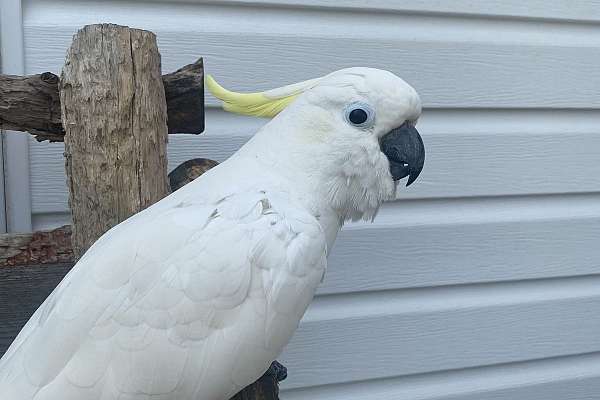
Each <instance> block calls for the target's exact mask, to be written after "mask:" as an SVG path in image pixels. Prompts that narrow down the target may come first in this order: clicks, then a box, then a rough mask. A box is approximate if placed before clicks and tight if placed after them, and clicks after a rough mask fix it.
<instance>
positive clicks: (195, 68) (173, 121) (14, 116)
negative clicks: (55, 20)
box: [0, 58, 204, 142]
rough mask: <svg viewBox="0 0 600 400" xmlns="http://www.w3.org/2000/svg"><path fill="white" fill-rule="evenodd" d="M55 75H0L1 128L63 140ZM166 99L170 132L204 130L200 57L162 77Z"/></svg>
mask: <svg viewBox="0 0 600 400" xmlns="http://www.w3.org/2000/svg"><path fill="white" fill-rule="evenodd" d="M58 81H59V79H58V76H56V75H54V74H53V73H51V72H44V73H43V74H38V75H30V76H14V75H1V74H0V129H5V130H14V131H22V132H29V133H31V134H32V135H34V136H35V138H36V140H37V141H38V142H41V141H44V140H49V141H51V142H62V141H63V140H64V136H65V130H64V128H63V124H62V121H61V111H60V96H59V93H58V85H59V82H58ZM162 81H163V85H164V87H165V94H166V99H167V113H168V121H167V125H168V127H169V133H193V134H200V133H202V132H203V131H204V70H203V63H202V59H201V58H200V59H198V60H197V61H196V62H195V63H193V64H189V65H186V66H185V67H183V68H180V69H178V70H177V71H175V72H172V73H170V74H166V75H163V76H162Z"/></svg>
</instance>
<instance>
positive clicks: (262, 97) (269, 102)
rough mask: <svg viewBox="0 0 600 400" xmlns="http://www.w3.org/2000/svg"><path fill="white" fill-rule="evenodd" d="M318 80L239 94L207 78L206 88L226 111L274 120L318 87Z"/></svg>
mask: <svg viewBox="0 0 600 400" xmlns="http://www.w3.org/2000/svg"><path fill="white" fill-rule="evenodd" d="M317 81H318V79H312V80H310V81H304V82H300V83H296V84H293V85H289V86H284V87H282V88H277V89H273V90H269V91H266V92H257V93H237V92H232V91H230V90H227V89H225V88H224V87H223V86H221V85H219V84H218V83H217V81H215V79H214V78H213V77H212V76H211V75H207V76H206V87H207V88H208V90H209V91H210V92H211V93H212V95H213V96H215V97H216V98H218V99H219V100H221V101H222V102H223V109H224V110H225V111H229V112H233V113H236V114H243V115H253V116H255V117H266V118H272V117H274V116H276V115H277V114H279V113H280V112H281V111H282V110H283V109H284V108H286V107H287V106H288V105H289V104H290V103H291V102H293V101H294V100H295V99H296V97H298V95H300V94H301V93H302V92H303V91H305V90H306V89H308V88H310V87H313V86H314V85H316V83H317Z"/></svg>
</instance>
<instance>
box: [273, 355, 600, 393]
mask: <svg viewBox="0 0 600 400" xmlns="http://www.w3.org/2000/svg"><path fill="white" fill-rule="evenodd" d="M367 365H368V363H367ZM598 393H600V354H598V353H592V354H583V355H577V356H568V357H558V358H551V359H542V360H535V361H527V362H519V363H510V364H502V365H494V366H488V367H480V368H468V369H463V370H457V371H443V372H438V373H432V374H419V375H415V376H408V377H400V378H391V379H378V380H374V381H362V382H357V383H350V384H340V385H328V386H321V387H311V388H306V389H292V390H284V391H283V393H282V395H281V397H282V398H283V399H285V400H305V399H311V400H364V399H390V400H549V399H556V400H595V399H597V397H598Z"/></svg>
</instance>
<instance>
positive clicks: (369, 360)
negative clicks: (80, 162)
mask: <svg viewBox="0 0 600 400" xmlns="http://www.w3.org/2000/svg"><path fill="white" fill-rule="evenodd" d="M22 10H23V18H22V24H23V38H24V41H23V50H24V67H25V72H26V73H28V74H33V73H40V72H44V71H47V70H49V71H53V72H58V71H60V68H61V65H62V64H63V61H64V56H65V51H66V49H67V47H68V46H69V44H70V41H71V37H72V35H73V34H74V33H75V31H76V30H77V28H78V27H80V26H82V25H84V24H89V23H97V22H113V23H117V24H124V25H129V26H132V27H139V28H144V29H149V30H152V31H154V32H155V33H156V34H157V36H158V42H159V48H160V51H161V53H162V56H163V70H164V71H172V70H174V69H176V68H178V67H180V66H181V65H184V64H186V63H190V62H192V61H194V60H195V59H196V58H197V57H198V56H202V57H204V59H205V65H206V70H207V72H208V73H211V74H213V75H215V76H216V78H217V79H219V81H220V82H221V83H222V84H223V85H224V86H225V87H230V88H234V89H236V90H252V91H256V90H260V89H268V88H272V87H275V86H280V85H284V84H287V83H292V82H297V81H300V80H304V79H309V78H313V77H316V76H320V75H323V74H326V73H328V72H330V71H332V70H335V69H339V68H342V67H348V66H356V65H367V66H373V67H380V68H385V69H389V70H391V71H392V72H394V73H396V74H398V75H400V76H401V77H403V78H404V79H405V80H407V81H408V82H410V83H411V84H412V85H413V86H414V87H415V88H416V89H417V90H418V91H419V93H420V94H421V96H422V99H423V103H424V106H425V110H424V113H423V117H422V120H421V121H420V123H419V131H420V132H421V133H422V136H423V140H424V141H425V145H426V148H427V160H426V165H425V169H424V171H423V173H422V175H421V177H420V179H419V182H417V184H415V185H413V186H411V187H410V188H408V189H407V190H406V191H405V192H403V195H402V198H401V199H400V200H399V201H397V202H394V203H392V204H388V205H386V206H385V207H383V209H382V211H381V212H380V215H379V216H378V218H377V220H376V221H375V223H373V224H366V223H359V224H351V225H349V226H347V227H346V228H345V229H344V230H343V232H342V233H341V235H340V238H339V239H338V243H337V244H336V247H335V248H334V249H333V254H332V256H331V259H330V267H329V270H328V275H327V277H326V279H325V282H324V284H323V286H322V288H321V289H320V291H319V296H318V297H317V298H316V299H315V301H314V304H313V305H312V306H311V307H310V310H309V312H308V313H307V315H306V317H305V319H304V321H303V323H302V324H301V327H300V329H299V331H298V332H297V334H296V336H295V337H294V339H293V340H292V342H291V343H290V345H289V346H288V348H287V350H286V351H285V353H284V354H283V355H282V357H281V360H282V361H283V362H284V363H285V364H286V365H287V367H288V368H289V371H290V375H289V378H288V380H287V381H286V382H285V383H284V385H283V388H284V390H283V394H282V398H283V399H288V400H295V399H298V400H300V399H309V398H310V399H313V400H315V399H323V400H335V399H339V400H342V399H343V400H352V399H357V400H358V399H365V398H389V399H403V400H405V399H431V400H433V399H436V400H441V399H443V400H459V399H460V400H487V399H490V400H492V399H493V400H500V399H503V400H504V399H506V400H509V399H528V400H553V399H569V400H578V399H591V398H600V335H599V334H598V333H599V332H600V318H599V315H600V246H599V245H598V244H599V243H600V242H599V240H600V193H599V191H600V161H599V153H600V113H599V112H598V108H600V68H599V67H598V65H600V1H585V2H584V1H577V2H573V1H568V0H554V1H542V0H530V1H527V2H523V1H517V0H508V1H492V0H488V1H478V2H474V1H467V0H456V1H453V2H449V1H425V0H400V1H391V0H390V1H386V0H375V1H357V0H340V1H335V2H334V1H327V0H307V1H301V0H236V1H232V0H224V1H201V0H197V1H194V0H189V1H168V0H162V1H134V0H127V1H62V0H48V1H46V0H23V4H22ZM15 23H17V22H15ZM207 107H208V108H207V111H206V118H207V121H206V122H207V130H206V133H205V134H203V135H201V136H191V135H177V136H170V138H169V139H170V143H169V166H170V168H174V167H175V166H176V165H178V163H180V162H182V161H184V160H187V159H189V158H193V157H208V158H212V159H216V160H219V161H222V160H224V159H226V158H227V157H228V156H229V155H231V154H232V153H233V152H234V151H235V150H236V149H237V148H238V147H239V146H240V145H241V144H243V143H244V142H245V141H246V140H247V139H248V138H249V137H250V135H251V134H252V133H253V132H254V131H255V130H256V129H257V128H259V127H260V126H261V125H262V124H264V122H265V121H264V120H260V119H252V118H246V117H240V116H233V115H228V114H226V113H224V112H222V111H221V110H219V109H218V108H217V102H216V101H215V99H214V98H211V97H208V98H207ZM62 151H63V145H62V144H39V143H35V142H34V141H33V140H31V143H30V145H29V156H30V164H29V166H30V173H29V180H30V189H31V190H30V201H31V220H32V225H33V229H42V228H49V227H53V226H57V225H59V224H63V223H66V222H67V221H68V215H67V192H66V187H65V176H64V172H63V158H62V156H61V154H62Z"/></svg>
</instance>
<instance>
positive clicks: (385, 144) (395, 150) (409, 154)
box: [380, 123, 425, 186]
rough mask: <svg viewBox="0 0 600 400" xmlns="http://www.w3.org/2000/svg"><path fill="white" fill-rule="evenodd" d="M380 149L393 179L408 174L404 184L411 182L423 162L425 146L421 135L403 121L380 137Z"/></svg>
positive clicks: (421, 167)
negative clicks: (388, 162)
mask: <svg viewBox="0 0 600 400" xmlns="http://www.w3.org/2000/svg"><path fill="white" fill-rule="evenodd" d="M380 144H381V151H382V152H383V154H385V155H386V157H387V158H388V160H389V161H390V173H391V174H392V178H394V180H395V181H398V180H400V179H402V178H404V177H407V176H408V182H406V186H408V185H410V184H411V183H413V182H414V181H415V180H416V179H417V177H418V176H419V174H420V173H421V171H422V170H423V164H424V163H425V146H423V140H422V139H421V135H419V132H418V131H417V130H416V129H415V127H414V126H412V125H411V124H409V123H404V124H402V126H400V127H399V128H396V129H394V130H392V131H391V132H389V133H388V134H386V135H385V136H384V137H383V138H381V143H380Z"/></svg>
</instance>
